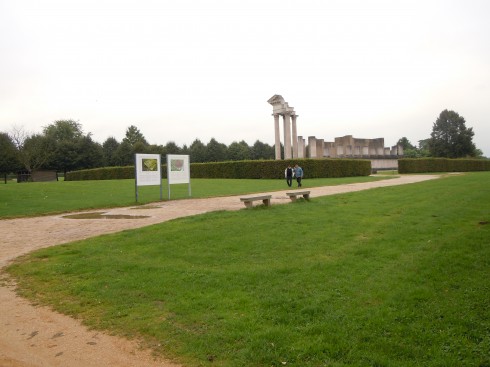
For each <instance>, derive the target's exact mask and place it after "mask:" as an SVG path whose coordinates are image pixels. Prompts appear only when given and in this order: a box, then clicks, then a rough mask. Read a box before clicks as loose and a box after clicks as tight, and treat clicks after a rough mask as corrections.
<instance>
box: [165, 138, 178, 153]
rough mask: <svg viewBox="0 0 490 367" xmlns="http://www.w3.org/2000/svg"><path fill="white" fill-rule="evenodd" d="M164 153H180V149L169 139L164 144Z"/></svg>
mask: <svg viewBox="0 0 490 367" xmlns="http://www.w3.org/2000/svg"><path fill="white" fill-rule="evenodd" d="M164 149H165V154H181V149H180V148H179V146H178V145H177V144H175V143H174V142H173V141H169V142H168V143H167V144H165V147H164Z"/></svg>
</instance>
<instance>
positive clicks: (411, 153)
mask: <svg viewBox="0 0 490 367" xmlns="http://www.w3.org/2000/svg"><path fill="white" fill-rule="evenodd" d="M396 145H397V146H401V147H402V148H403V155H404V156H405V157H407V158H416V157H417V156H418V149H417V147H416V146H415V145H413V144H412V143H411V142H410V140H408V139H407V138H406V137H403V138H401V139H399V140H398V142H397V143H396Z"/></svg>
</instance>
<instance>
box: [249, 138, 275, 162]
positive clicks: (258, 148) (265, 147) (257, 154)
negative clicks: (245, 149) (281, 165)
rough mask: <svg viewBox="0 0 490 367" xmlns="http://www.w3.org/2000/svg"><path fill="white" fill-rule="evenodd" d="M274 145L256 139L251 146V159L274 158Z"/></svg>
mask: <svg viewBox="0 0 490 367" xmlns="http://www.w3.org/2000/svg"><path fill="white" fill-rule="evenodd" d="M274 158H275V151H274V147H273V146H272V147H271V146H270V145H269V144H265V143H262V142H261V141H259V140H257V141H256V142H255V143H254V145H253V147H252V159H274Z"/></svg>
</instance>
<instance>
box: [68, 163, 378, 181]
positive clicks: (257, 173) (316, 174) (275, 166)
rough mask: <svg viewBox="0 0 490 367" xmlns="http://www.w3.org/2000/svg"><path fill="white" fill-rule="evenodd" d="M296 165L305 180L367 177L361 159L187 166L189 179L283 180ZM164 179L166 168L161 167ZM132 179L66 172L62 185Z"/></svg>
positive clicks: (126, 171)
mask: <svg viewBox="0 0 490 367" xmlns="http://www.w3.org/2000/svg"><path fill="white" fill-rule="evenodd" d="M288 164H291V166H294V164H298V165H300V166H301V167H302V168H303V171H304V174H305V177H306V178H324V177H353V176H369V175H370V174H371V161H369V160H362V159H297V160H287V161H284V160H277V161H276V160H267V161H266V160H258V161H233V162H212V163H191V177H192V178H257V179H259V178H265V179H274V178H284V170H285V169H286V167H287V165H288ZM162 176H163V178H166V177H167V166H166V165H162ZM128 178H133V179H134V166H128V167H104V168H94V169H87V170H80V171H73V172H68V173H67V174H66V177H65V181H81V180H119V179H128Z"/></svg>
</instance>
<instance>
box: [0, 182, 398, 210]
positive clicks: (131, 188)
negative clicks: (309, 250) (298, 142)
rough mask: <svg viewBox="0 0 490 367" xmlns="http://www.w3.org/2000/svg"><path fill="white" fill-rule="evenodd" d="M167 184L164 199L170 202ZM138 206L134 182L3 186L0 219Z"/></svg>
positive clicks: (239, 190) (151, 193)
mask: <svg viewBox="0 0 490 367" xmlns="http://www.w3.org/2000/svg"><path fill="white" fill-rule="evenodd" d="M392 177H396V176H388V177H386V176H385V177H383V176H378V177H347V178H322V179H309V180H308V179H306V180H304V186H305V187H315V186H329V185H341V184H345V183H353V182H367V181H376V180H381V179H387V178H392ZM167 187H168V186H167V181H166V180H164V181H163V187H162V194H163V195H162V196H163V199H164V200H167V199H168V189H167ZM188 187H189V186H188V185H187V184H184V185H171V188H170V189H171V199H172V200H173V199H184V198H188V197H189V189H188ZM286 188H287V186H286V182H285V180H221V179H192V180H191V191H192V197H194V198H202V197H211V196H228V195H240V194H247V193H253V192H264V191H276V190H285V189H286ZM138 196H139V200H138V202H139V203H141V204H145V203H149V202H152V201H159V200H160V187H159V186H141V187H139V188H138ZM130 205H135V185H134V180H107V181H67V182H64V181H58V182H29V183H22V184H17V183H13V182H9V183H8V184H6V185H5V184H0V218H12V217H21V216H33V215H43V214H56V213H63V212H69V211H74V210H81V209H100V208H111V207H118V206H130Z"/></svg>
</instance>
